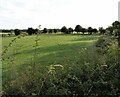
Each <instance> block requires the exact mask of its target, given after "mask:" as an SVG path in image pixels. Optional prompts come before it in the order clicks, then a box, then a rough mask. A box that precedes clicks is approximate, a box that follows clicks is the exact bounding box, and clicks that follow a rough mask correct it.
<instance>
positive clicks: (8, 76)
mask: <svg viewBox="0 0 120 97" xmlns="http://www.w3.org/2000/svg"><path fill="white" fill-rule="evenodd" d="M98 37H99V36H97V35H62V34H61V35H57V34H46V35H45V34H42V35H39V36H38V39H39V41H38V46H36V43H35V40H36V36H25V37H21V38H17V39H16V41H14V42H13V43H12V45H11V46H10V47H8V51H7V52H6V53H5V54H4V56H3V58H4V59H5V60H3V64H2V66H3V87H4V89H3V90H4V91H6V93H8V94H9V93H13V91H16V89H18V88H19V90H18V91H21V88H20V87H21V86H23V88H24V90H26V89H25V86H26V85H27V83H28V84H29V86H31V83H34V85H33V86H37V87H36V88H32V86H31V88H27V90H26V91H27V92H30V93H33V91H35V92H36V93H38V90H39V89H38V88H40V85H41V84H42V81H41V80H42V79H44V80H47V79H46V78H45V77H46V75H47V73H48V71H49V66H50V65H56V64H61V65H62V66H63V67H64V71H63V72H61V71H60V70H59V72H58V75H59V73H60V72H61V75H60V76H61V77H62V76H69V75H67V74H72V73H74V74H75V76H80V75H81V74H82V68H86V69H88V67H89V69H88V71H92V70H93V69H92V68H93V67H94V65H96V63H97V61H98V59H99V58H98V57H99V56H97V55H96V53H95V52H94V50H93V48H94V46H93V44H94V42H95V41H96V40H97V39H98ZM14 38H15V37H4V38H3V39H2V47H3V48H2V50H3V51H4V50H5V48H6V47H7V46H8V45H9V43H10V42H11V41H12V40H13V39H14ZM35 47H36V51H35ZM35 52H36V55H35V56H34V54H35ZM95 56H97V57H95ZM94 58H96V59H95V60H94ZM33 72H34V73H35V74H34V73H33ZM62 73H63V75H62ZM66 78H67V77H66ZM50 79H52V77H50ZM26 81H28V82H27V83H26ZM63 81H64V80H63ZM46 82H48V84H52V83H49V81H46ZM23 83H24V84H23ZM63 83H64V82H63ZM65 83H66V82H65ZM21 84H22V85H21ZM44 87H45V86H44ZM48 87H49V86H48ZM29 89H33V90H29ZM49 89H50V91H51V88H50V87H49ZM49 89H48V91H49ZM63 90H64V89H63ZM9 91H10V92H9ZM42 91H44V89H43V90H42ZM17 93H18V92H17ZM46 93H50V92H46ZM52 93H54V92H52ZM28 94H29V93H28Z"/></svg>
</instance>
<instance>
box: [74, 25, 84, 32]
mask: <svg viewBox="0 0 120 97" xmlns="http://www.w3.org/2000/svg"><path fill="white" fill-rule="evenodd" d="M75 31H76V32H77V33H78V32H81V31H82V26H80V25H76V27H75Z"/></svg>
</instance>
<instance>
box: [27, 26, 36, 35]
mask: <svg viewBox="0 0 120 97" xmlns="http://www.w3.org/2000/svg"><path fill="white" fill-rule="evenodd" d="M27 33H28V34H29V35H32V34H35V30H34V29H33V28H28V30H27Z"/></svg>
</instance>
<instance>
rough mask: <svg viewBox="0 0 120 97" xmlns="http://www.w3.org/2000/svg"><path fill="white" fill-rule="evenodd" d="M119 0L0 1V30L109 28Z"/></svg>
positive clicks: (115, 16)
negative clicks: (77, 27)
mask: <svg viewBox="0 0 120 97" xmlns="http://www.w3.org/2000/svg"><path fill="white" fill-rule="evenodd" d="M118 2H119V0H0V29H16V28H18V29H27V28H28V27H33V28H38V26H39V25H41V29H43V28H61V27H63V26H66V27H68V28H69V27H72V28H74V27H75V26H76V25H78V24H79V25H81V26H82V27H86V28H87V27H89V26H91V27H93V28H98V27H108V26H110V25H111V24H112V22H114V21H116V20H118Z"/></svg>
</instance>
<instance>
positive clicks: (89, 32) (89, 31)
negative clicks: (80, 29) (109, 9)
mask: <svg viewBox="0 0 120 97" xmlns="http://www.w3.org/2000/svg"><path fill="white" fill-rule="evenodd" d="M87 31H88V34H89V35H92V32H93V28H92V27H88V29H87Z"/></svg>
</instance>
